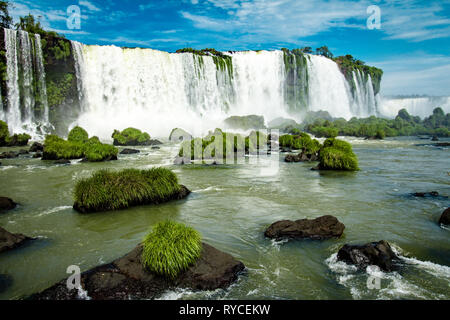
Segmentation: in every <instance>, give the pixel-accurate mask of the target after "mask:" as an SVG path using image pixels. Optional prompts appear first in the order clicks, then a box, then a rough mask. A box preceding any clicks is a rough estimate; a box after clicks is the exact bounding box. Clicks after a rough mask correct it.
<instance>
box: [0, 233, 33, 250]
mask: <svg viewBox="0 0 450 320" xmlns="http://www.w3.org/2000/svg"><path fill="white" fill-rule="evenodd" d="M28 240H32V238H29V237H27V236H24V235H23V234H20V233H17V234H13V233H10V232H8V231H6V230H5V229H3V228H2V227H0V253H1V252H4V251H8V250H11V249H14V248H17V247H19V246H21V245H23V244H24V243H25V242H26V241H28Z"/></svg>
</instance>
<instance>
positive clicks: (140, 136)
mask: <svg viewBox="0 0 450 320" xmlns="http://www.w3.org/2000/svg"><path fill="white" fill-rule="evenodd" d="M112 138H113V139H114V145H115V146H148V145H150V144H151V141H150V135H149V134H148V133H147V132H142V131H141V130H139V129H136V128H127V129H125V130H123V131H122V132H120V131H119V130H114V133H113V134H112Z"/></svg>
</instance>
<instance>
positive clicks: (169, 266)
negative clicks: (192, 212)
mask: <svg viewBox="0 0 450 320" xmlns="http://www.w3.org/2000/svg"><path fill="white" fill-rule="evenodd" d="M201 253H202V243H201V235H200V233H199V232H198V231H196V230H194V229H193V228H190V227H187V226H185V225H183V224H181V223H176V222H173V221H164V222H160V223H158V224H157V225H156V226H155V227H154V228H153V230H152V232H150V233H149V234H148V235H147V236H146V237H145V239H144V242H143V251H142V258H141V259H142V264H143V266H144V268H145V269H147V270H148V271H150V272H154V273H156V274H158V275H161V276H164V277H167V278H170V279H175V278H176V277H177V276H178V275H179V274H180V273H181V272H183V271H185V270H187V269H188V268H189V267H190V266H191V265H193V264H194V263H195V262H196V261H197V260H198V259H199V258H200V256H201Z"/></svg>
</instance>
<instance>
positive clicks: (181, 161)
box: [173, 157, 191, 165]
mask: <svg viewBox="0 0 450 320" xmlns="http://www.w3.org/2000/svg"><path fill="white" fill-rule="evenodd" d="M189 163H191V159H189V158H184V157H176V158H175V160H174V162H173V164H176V165H183V164H189Z"/></svg>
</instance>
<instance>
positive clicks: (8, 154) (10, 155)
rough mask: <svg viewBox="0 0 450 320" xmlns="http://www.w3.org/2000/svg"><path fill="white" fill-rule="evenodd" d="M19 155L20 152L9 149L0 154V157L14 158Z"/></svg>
mask: <svg viewBox="0 0 450 320" xmlns="http://www.w3.org/2000/svg"><path fill="white" fill-rule="evenodd" d="M18 156H19V153H18V152H16V151H7V152H3V153H2V154H0V159H12V158H17V157H18Z"/></svg>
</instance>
